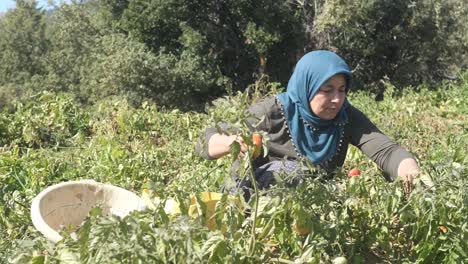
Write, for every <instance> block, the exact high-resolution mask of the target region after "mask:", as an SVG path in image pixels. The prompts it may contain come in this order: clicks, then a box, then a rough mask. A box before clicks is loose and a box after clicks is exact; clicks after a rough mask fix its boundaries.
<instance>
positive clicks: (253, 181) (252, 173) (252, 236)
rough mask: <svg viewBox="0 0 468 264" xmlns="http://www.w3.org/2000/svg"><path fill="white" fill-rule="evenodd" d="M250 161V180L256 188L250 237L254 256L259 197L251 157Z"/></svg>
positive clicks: (251, 250)
mask: <svg viewBox="0 0 468 264" xmlns="http://www.w3.org/2000/svg"><path fill="white" fill-rule="evenodd" d="M248 159H249V166H250V179H251V181H252V185H253V187H254V192H255V209H254V215H253V222H252V234H251V236H250V255H253V253H254V251H255V225H256V223H257V213H258V203H259V196H258V187H257V180H256V179H255V172H254V168H253V164H252V158H251V157H250V155H249V156H248Z"/></svg>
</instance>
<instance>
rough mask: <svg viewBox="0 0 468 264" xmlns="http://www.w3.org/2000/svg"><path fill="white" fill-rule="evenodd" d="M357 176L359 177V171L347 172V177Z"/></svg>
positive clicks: (354, 169)
mask: <svg viewBox="0 0 468 264" xmlns="http://www.w3.org/2000/svg"><path fill="white" fill-rule="evenodd" d="M358 175H361V171H359V170H358V169H356V168H353V169H351V170H350V171H349V172H348V177H354V176H358Z"/></svg>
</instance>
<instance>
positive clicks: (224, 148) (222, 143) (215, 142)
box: [208, 134, 248, 159]
mask: <svg viewBox="0 0 468 264" xmlns="http://www.w3.org/2000/svg"><path fill="white" fill-rule="evenodd" d="M234 142H237V143H239V145H240V147H241V149H240V154H239V156H240V157H241V158H242V157H243V156H244V155H245V152H247V149H248V147H247V144H245V142H244V140H243V139H242V137H241V136H238V135H223V134H214V135H213V136H211V137H210V140H209V141H208V155H209V156H210V157H212V158H215V159H217V158H221V157H223V156H225V155H226V154H229V153H230V152H231V145H232V144H233V143H234Z"/></svg>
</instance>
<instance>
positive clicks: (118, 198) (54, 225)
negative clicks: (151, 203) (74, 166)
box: [31, 180, 146, 242]
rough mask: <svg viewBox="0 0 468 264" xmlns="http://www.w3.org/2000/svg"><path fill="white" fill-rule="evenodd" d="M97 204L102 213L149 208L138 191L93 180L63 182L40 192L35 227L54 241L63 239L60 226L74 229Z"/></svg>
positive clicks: (34, 211) (33, 206)
mask: <svg viewBox="0 0 468 264" xmlns="http://www.w3.org/2000/svg"><path fill="white" fill-rule="evenodd" d="M94 207H100V208H102V213H103V215H109V214H114V215H118V216H120V217H123V216H125V215H127V214H128V213H130V212H131V211H134V210H143V209H145V208H146V205H145V202H144V201H143V199H141V198H140V197H139V196H137V195H136V194H134V193H132V192H130V191H128V190H125V189H122V188H120V187H116V186H113V185H110V184H103V183H99V182H96V181H94V180H81V181H71V182H63V183H59V184H56V185H53V186H50V187H48V188H46V189H45V190H43V191H42V192H41V193H39V194H38V195H37V196H36V197H35V198H34V199H33V201H32V204H31V218H32V222H33V224H34V227H35V228H36V229H37V230H38V231H39V232H41V233H42V234H43V235H44V236H45V237H46V238H48V239H49V240H51V241H52V242H57V241H59V240H60V239H62V236H61V235H60V234H59V232H58V231H59V230H60V229H61V228H67V229H68V230H70V229H71V230H75V229H76V228H78V227H79V226H80V225H81V223H82V222H83V221H84V220H85V218H86V217H87V216H88V213H89V211H90V210H91V209H92V208H94Z"/></svg>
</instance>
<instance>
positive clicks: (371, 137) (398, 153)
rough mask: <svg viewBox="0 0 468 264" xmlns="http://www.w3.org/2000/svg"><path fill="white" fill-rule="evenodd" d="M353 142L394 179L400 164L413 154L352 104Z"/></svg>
mask: <svg viewBox="0 0 468 264" xmlns="http://www.w3.org/2000/svg"><path fill="white" fill-rule="evenodd" d="M350 122H351V144H352V145H354V146H356V147H357V148H359V149H360V150H361V151H362V152H363V153H364V154H366V155H367V156H368V157H369V158H370V159H371V160H373V161H374V162H375V163H376V164H377V165H378V166H379V167H380V168H381V169H382V170H383V171H385V172H386V173H387V174H389V175H390V178H391V179H392V180H393V179H395V178H396V177H397V176H398V166H399V165H400V162H401V161H402V160H404V159H406V158H412V155H411V154H410V153H409V152H408V151H406V150H405V149H403V148H402V147H401V146H400V145H398V144H397V143H396V142H394V141H392V140H391V139H390V138H388V137H387V136H386V135H385V134H384V133H382V132H381V131H380V130H379V129H378V128H377V127H376V126H375V125H374V124H373V123H372V122H371V121H370V120H369V118H367V116H366V115H365V114H364V113H362V112H361V111H360V110H358V109H357V108H355V107H353V106H351V118H350Z"/></svg>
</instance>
